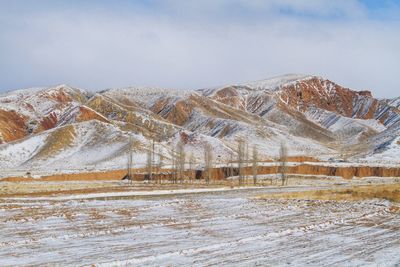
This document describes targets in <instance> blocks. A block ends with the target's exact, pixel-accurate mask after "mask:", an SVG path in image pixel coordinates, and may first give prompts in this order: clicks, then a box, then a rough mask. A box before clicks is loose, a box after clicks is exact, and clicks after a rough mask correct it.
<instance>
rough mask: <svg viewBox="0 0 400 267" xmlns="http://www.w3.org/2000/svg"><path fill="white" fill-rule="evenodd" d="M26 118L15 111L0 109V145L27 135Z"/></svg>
mask: <svg viewBox="0 0 400 267" xmlns="http://www.w3.org/2000/svg"><path fill="white" fill-rule="evenodd" d="M25 121H26V118H24V117H23V116H21V115H19V114H18V113H17V112H15V111H7V110H2V109H0V134H1V138H0V144H1V143H3V142H10V141H14V140H18V139H21V138H24V137H25V136H26V135H27V134H28V131H27V128H26V126H25Z"/></svg>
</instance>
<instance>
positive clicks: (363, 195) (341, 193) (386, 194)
mask: <svg viewBox="0 0 400 267" xmlns="http://www.w3.org/2000/svg"><path fill="white" fill-rule="evenodd" d="M259 198H263V199H276V198H284V199H309V200H344V201H359V200H365V199H374V198H378V199H386V200H390V201H396V202H399V201H400V184H390V185H368V186H357V187H351V188H348V189H329V190H311V191H303V192H287V193H272V194H268V195H262V196H260V197H259Z"/></svg>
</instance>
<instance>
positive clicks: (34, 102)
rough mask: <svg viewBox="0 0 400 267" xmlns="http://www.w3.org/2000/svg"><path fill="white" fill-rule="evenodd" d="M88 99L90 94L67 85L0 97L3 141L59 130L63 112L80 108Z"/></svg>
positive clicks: (0, 121) (0, 130)
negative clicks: (55, 128)
mask: <svg viewBox="0 0 400 267" xmlns="http://www.w3.org/2000/svg"><path fill="white" fill-rule="evenodd" d="M87 96H88V93H86V92H84V91H82V90H80V89H76V88H72V87H69V86H67V85H59V86H55V87H48V88H34V89H25V90H17V91H14V92H9V93H6V94H3V95H1V96H0V133H1V135H2V137H3V138H2V139H3V142H4V141H5V142H8V141H13V140H18V139H20V138H23V137H25V136H28V135H30V134H32V133H38V132H41V131H44V130H48V129H51V128H54V127H56V126H57V124H58V122H59V120H60V117H61V116H63V113H64V112H66V111H67V110H69V109H72V108H75V107H77V106H79V105H80V104H81V103H83V102H84V101H86V98H87ZM3 117H9V119H7V118H3Z"/></svg>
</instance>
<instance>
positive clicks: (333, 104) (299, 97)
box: [280, 78, 377, 119]
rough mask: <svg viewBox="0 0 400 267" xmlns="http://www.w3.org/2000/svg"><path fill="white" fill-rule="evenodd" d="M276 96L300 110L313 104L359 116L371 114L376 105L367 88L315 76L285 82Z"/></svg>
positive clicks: (345, 114)
mask: <svg viewBox="0 0 400 267" xmlns="http://www.w3.org/2000/svg"><path fill="white" fill-rule="evenodd" d="M280 96H281V99H282V100H283V101H284V102H286V103H287V105H289V106H290V107H292V108H295V109H299V110H300V111H302V112H304V111H306V110H307V109H308V108H309V107H316V108H321V109H325V110H328V111H332V112H335V113H337V114H340V115H342V116H346V117H354V118H360V119H371V118H373V115H374V113H375V111H376V107H377V100H376V99H374V98H372V97H371V92H369V91H361V92H356V91H352V90H350V89H347V88H344V87H341V86H339V85H337V84H335V83H332V82H331V81H329V80H321V79H318V78H312V79H309V80H305V81H299V82H298V83H295V84H291V85H288V86H285V87H284V88H282V91H281V92H280ZM356 105H359V106H357V107H356Z"/></svg>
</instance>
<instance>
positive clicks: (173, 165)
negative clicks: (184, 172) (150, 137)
mask: <svg viewBox="0 0 400 267" xmlns="http://www.w3.org/2000/svg"><path fill="white" fill-rule="evenodd" d="M171 169H172V175H171V179H172V182H173V183H176V182H177V163H176V152H175V150H174V149H173V150H172V151H171Z"/></svg>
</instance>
